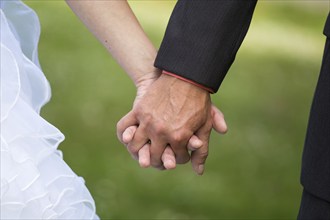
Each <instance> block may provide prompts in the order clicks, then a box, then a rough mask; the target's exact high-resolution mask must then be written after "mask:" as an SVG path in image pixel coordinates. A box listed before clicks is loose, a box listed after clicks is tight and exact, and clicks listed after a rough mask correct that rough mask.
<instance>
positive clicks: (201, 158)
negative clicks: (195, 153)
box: [199, 150, 209, 161]
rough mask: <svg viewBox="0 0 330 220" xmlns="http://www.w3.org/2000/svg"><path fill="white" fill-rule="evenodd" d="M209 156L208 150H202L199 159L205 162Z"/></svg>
mask: <svg viewBox="0 0 330 220" xmlns="http://www.w3.org/2000/svg"><path fill="white" fill-rule="evenodd" d="M208 156H209V152H208V150H202V151H201V152H200V153H199V158H200V160H202V161H205V160H206V159H207V157H208Z"/></svg>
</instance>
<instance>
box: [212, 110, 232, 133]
mask: <svg viewBox="0 0 330 220" xmlns="http://www.w3.org/2000/svg"><path fill="white" fill-rule="evenodd" d="M211 116H212V126H213V128H214V130H216V131H217V132H218V133H220V134H225V133H226V132H227V130H228V128H227V124H226V121H225V118H224V115H223V113H222V112H221V111H220V110H219V109H218V108H217V107H216V106H215V105H213V104H212V107H211Z"/></svg>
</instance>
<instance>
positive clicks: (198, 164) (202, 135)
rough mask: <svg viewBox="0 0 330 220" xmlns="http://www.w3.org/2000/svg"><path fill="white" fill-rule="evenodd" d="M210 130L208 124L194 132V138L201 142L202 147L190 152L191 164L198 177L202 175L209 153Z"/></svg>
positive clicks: (210, 127) (210, 125)
mask: <svg viewBox="0 0 330 220" xmlns="http://www.w3.org/2000/svg"><path fill="white" fill-rule="evenodd" d="M211 129H212V124H211V123H210V122H208V123H206V124H205V125H204V126H203V127H202V128H200V129H199V130H198V131H197V132H196V136H197V137H198V138H199V139H200V140H201V141H202V142H203V145H202V146H201V147H200V148H198V149H196V150H195V151H193V152H191V164H192V166H193V169H194V171H195V172H196V173H197V174H198V175H202V174H203V173H204V167H205V161H206V159H207V157H208V153H209V149H208V148H209V139H210V132H211Z"/></svg>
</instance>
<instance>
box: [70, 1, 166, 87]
mask: <svg viewBox="0 0 330 220" xmlns="http://www.w3.org/2000/svg"><path fill="white" fill-rule="evenodd" d="M67 3H68V5H69V6H70V7H71V9H72V10H73V11H74V12H75V14H76V15H77V16H78V17H79V18H80V19H81V20H82V21H83V23H84V24H85V25H86V26H87V27H88V28H89V30H90V31H91V32H92V33H93V34H94V35H95V36H96V37H97V38H98V40H99V41H100V42H101V43H102V44H103V45H104V46H105V47H106V48H107V50H108V51H109V52H110V53H111V54H112V56H113V57H114V58H115V59H116V60H117V62H118V63H119V64H120V65H121V66H122V68H123V69H124V70H125V71H126V73H127V74H128V75H129V76H130V77H131V79H132V80H133V82H134V84H135V85H136V86H137V87H139V86H140V84H141V83H144V81H146V80H147V81H148V79H149V78H153V77H156V78H158V76H159V74H160V72H159V71H158V70H157V69H156V68H155V67H154V66H153V63H154V60H155V57H156V54H157V51H156V49H155V48H154V46H153V45H152V43H151V42H150V40H149V39H148V37H147V36H146V34H145V33H144V31H143V29H142V27H141V26H140V24H139V22H138V21H137V19H136V17H135V15H134V13H133V12H132V10H131V8H130V7H129V5H128V3H127V1H79V0H67ZM153 79H154V78H153Z"/></svg>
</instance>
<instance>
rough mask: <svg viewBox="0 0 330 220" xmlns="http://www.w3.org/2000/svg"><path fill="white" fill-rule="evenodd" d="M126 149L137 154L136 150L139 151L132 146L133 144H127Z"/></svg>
mask: <svg viewBox="0 0 330 220" xmlns="http://www.w3.org/2000/svg"><path fill="white" fill-rule="evenodd" d="M127 150H128V152H130V153H131V154H137V153H138V151H139V150H138V149H137V148H136V147H134V146H132V145H128V146H127Z"/></svg>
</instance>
